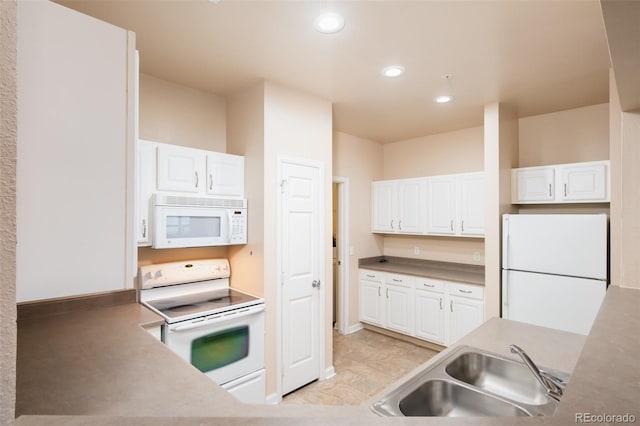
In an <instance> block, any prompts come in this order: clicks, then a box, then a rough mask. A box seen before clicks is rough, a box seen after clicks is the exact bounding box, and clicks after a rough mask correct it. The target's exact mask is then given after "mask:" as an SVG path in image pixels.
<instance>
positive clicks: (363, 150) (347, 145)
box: [333, 132, 383, 327]
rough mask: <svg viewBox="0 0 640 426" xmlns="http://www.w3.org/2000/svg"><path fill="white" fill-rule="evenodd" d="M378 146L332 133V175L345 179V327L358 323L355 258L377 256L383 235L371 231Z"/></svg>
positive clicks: (379, 166) (379, 175) (378, 176)
mask: <svg viewBox="0 0 640 426" xmlns="http://www.w3.org/2000/svg"><path fill="white" fill-rule="evenodd" d="M382 169H383V161H382V145H381V144H379V143H377V142H373V141H369V140H366V139H362V138H358V137H356V136H351V135H349V134H347V133H342V132H335V133H334V135H333V175H334V176H339V177H343V178H348V179H349V246H350V247H353V255H350V256H349V291H348V294H349V296H348V297H349V318H348V319H347V323H348V325H349V327H351V326H355V325H357V324H358V323H359V305H358V301H359V279H358V259H360V258H364V257H372V256H381V255H382V254H383V238H382V236H381V235H377V234H373V233H371V182H372V181H374V180H380V179H381V178H382Z"/></svg>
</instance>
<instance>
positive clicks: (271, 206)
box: [264, 82, 333, 393]
mask: <svg viewBox="0 0 640 426" xmlns="http://www.w3.org/2000/svg"><path fill="white" fill-rule="evenodd" d="M264 99H265V102H264V104H265V110H264V111H265V120H264V122H265V133H264V140H265V158H264V159H265V161H264V164H265V168H264V194H265V199H264V201H265V203H264V206H265V212H264V221H265V222H264V223H265V234H264V238H265V299H268V300H271V301H272V305H271V306H276V304H274V303H273V302H276V295H277V285H278V282H277V268H276V265H277V261H278V259H277V257H276V255H277V245H276V242H277V240H278V235H277V229H276V227H275V226H274V224H276V223H277V214H276V212H277V199H278V197H277V191H278V190H279V186H278V183H277V177H278V160H279V158H280V157H281V156H286V157H290V158H294V159H301V160H311V161H316V162H319V163H322V164H323V166H324V170H323V173H324V182H323V188H324V193H323V194H322V196H323V197H324V209H323V211H322V212H321V215H322V217H323V218H324V241H325V242H326V244H325V246H324V260H325V262H324V265H325V270H324V277H323V279H322V281H323V282H325V283H327V282H330V281H331V274H332V271H331V258H332V247H331V186H332V173H333V171H332V164H331V162H332V156H331V141H332V107H331V103H330V102H329V101H326V100H323V99H319V98H317V97H315V96H311V95H307V94H304V93H301V92H298V91H295V90H291V89H287V88H284V87H282V86H278V85H276V84H274V83H270V82H266V83H265V97H264ZM324 290H325V305H324V308H325V311H324V318H325V354H324V358H325V368H326V367H329V366H331V365H332V364H333V345H332V343H333V339H332V329H333V327H332V304H331V300H332V293H333V291H332V286H330V285H325V286H324ZM271 316H272V317H273V316H274V313H272V314H271ZM267 321H268V322H267V330H275V329H276V323H273V322H271V326H269V317H267ZM267 333H268V332H267ZM273 340H274V339H271V340H270V339H269V336H268V335H267V342H269V341H273ZM274 343H275V342H274ZM269 346H270V347H268V348H267V359H270V358H271V359H275V349H276V348H275V345H274V344H271V345H269ZM274 370H275V369H272V374H273V373H275V371H274ZM272 383H273V382H272ZM269 389H271V392H273V391H274V389H273V387H269V386H268V387H267V393H269Z"/></svg>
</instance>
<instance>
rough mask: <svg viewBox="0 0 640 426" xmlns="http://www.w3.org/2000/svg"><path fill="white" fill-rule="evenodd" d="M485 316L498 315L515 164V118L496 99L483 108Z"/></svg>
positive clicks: (516, 123) (516, 151)
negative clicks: (504, 218) (505, 216)
mask: <svg viewBox="0 0 640 426" xmlns="http://www.w3.org/2000/svg"><path fill="white" fill-rule="evenodd" d="M484 164H485V166H484V170H485V179H486V181H485V182H486V183H485V253H486V259H485V306H484V312H485V319H489V318H491V317H498V316H500V275H501V269H500V268H501V250H500V245H501V240H502V236H501V235H502V234H501V217H502V215H503V214H504V213H517V210H516V207H515V206H512V205H511V168H512V167H516V166H517V164H518V119H517V116H516V114H515V112H514V111H513V110H511V109H509V108H508V107H507V106H505V105H502V104H500V103H498V102H495V103H492V104H489V105H486V106H485V109H484Z"/></svg>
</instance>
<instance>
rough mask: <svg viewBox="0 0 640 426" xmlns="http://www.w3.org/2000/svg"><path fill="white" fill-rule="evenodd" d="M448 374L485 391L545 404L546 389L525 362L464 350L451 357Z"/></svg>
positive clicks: (546, 400)
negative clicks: (465, 351)
mask: <svg viewBox="0 0 640 426" xmlns="http://www.w3.org/2000/svg"><path fill="white" fill-rule="evenodd" d="M445 371H446V372H447V374H449V375H450V376H451V377H453V378H454V379H458V380H460V381H463V382H465V383H468V384H470V385H473V386H475V387H477V388H480V389H482V390H484V391H487V392H490V393H492V394H496V395H500V396H502V397H505V398H508V399H511V400H514V401H518V402H522V403H525V404H534V405H540V404H546V403H547V402H548V401H549V398H548V397H547V393H546V391H545V389H544V388H543V387H542V386H541V385H540V383H538V381H537V380H536V378H535V377H534V376H533V374H531V372H530V371H529V369H528V368H527V366H526V365H524V364H523V363H522V362H517V361H513V360H509V359H504V358H498V357H496V356H493V355H489V354H486V353H479V352H467V353H464V354H462V355H460V356H458V357H457V358H456V359H454V360H453V361H451V362H450V363H449V365H447V367H446V368H445Z"/></svg>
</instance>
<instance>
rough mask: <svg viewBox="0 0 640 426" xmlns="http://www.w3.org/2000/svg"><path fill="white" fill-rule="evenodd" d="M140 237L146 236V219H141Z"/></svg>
mask: <svg viewBox="0 0 640 426" xmlns="http://www.w3.org/2000/svg"><path fill="white" fill-rule="evenodd" d="M142 238H147V221H146V220H144V219H142Z"/></svg>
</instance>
